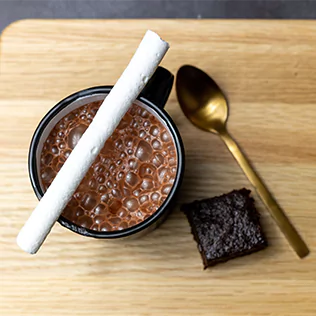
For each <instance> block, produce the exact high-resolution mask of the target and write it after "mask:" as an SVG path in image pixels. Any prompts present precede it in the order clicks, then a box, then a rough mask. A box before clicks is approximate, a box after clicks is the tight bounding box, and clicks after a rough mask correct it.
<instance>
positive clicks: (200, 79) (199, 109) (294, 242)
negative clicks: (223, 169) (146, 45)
mask: <svg viewBox="0 0 316 316" xmlns="http://www.w3.org/2000/svg"><path fill="white" fill-rule="evenodd" d="M176 90H177V96H178V100H179V103H180V106H181V109H182V111H183V112H184V114H185V115H186V117H187V118H188V119H189V120H190V121H191V122H192V123H193V124H194V125H195V126H197V127H198V128H200V129H202V130H205V131H208V132H212V133H215V134H218V135H219V136H220V137H221V139H222V140H223V141H224V143H225V144H226V146H227V148H228V149H229V150H230V152H231V154H232V155H233V156H234V158H235V159H236V160H237V162H238V163H239V166H240V167H241V169H242V170H243V171H244V173H245V175H246V176H247V177H248V179H249V181H250V182H251V184H252V185H253V186H254V187H255V189H256V191H257V193H258V195H259V196H260V198H261V200H262V201H263V203H264V204H265V206H266V207H267V209H268V211H269V212H270V215H271V216H272V218H273V219H274V221H275V222H276V224H277V225H278V226H279V228H280V230H281V231H282V233H283V234H284V236H285V237H286V238H287V240H288V242H289V244H290V245H291V246H292V248H293V249H294V251H295V252H296V253H297V255H298V256H299V257H300V258H304V257H306V256H307V255H308V253H309V249H308V247H307V245H306V244H305V242H304V240H303V239H302V238H301V236H300V235H299V233H298V232H297V230H296V229H295V227H294V226H293V225H292V223H291V222H290V220H289V219H288V217H287V216H286V215H285V213H284V211H283V210H282V209H281V207H280V206H279V205H278V203H277V201H276V200H275V199H274V197H273V196H272V194H271V193H270V192H269V190H268V188H267V187H266V185H265V184H264V182H263V181H262V180H261V178H260V177H259V175H258V174H257V172H256V171H255V169H254V168H253V167H252V166H251V164H250V162H249V160H248V159H247V157H246V156H245V154H244V153H243V152H242V150H241V149H240V147H239V146H238V144H237V143H236V142H235V140H234V139H233V138H232V137H231V136H230V134H229V133H228V131H227V129H226V122H227V118H228V102H227V100H226V98H225V95H224V93H223V92H222V91H221V89H220V88H219V86H218V85H217V84H216V82H215V81H214V80H213V79H212V78H211V77H209V76H208V75H207V74H206V73H205V72H203V71H202V70H200V69H198V68H196V67H193V66H189V65H186V66H183V67H181V68H180V69H179V71H178V74H177V80H176Z"/></svg>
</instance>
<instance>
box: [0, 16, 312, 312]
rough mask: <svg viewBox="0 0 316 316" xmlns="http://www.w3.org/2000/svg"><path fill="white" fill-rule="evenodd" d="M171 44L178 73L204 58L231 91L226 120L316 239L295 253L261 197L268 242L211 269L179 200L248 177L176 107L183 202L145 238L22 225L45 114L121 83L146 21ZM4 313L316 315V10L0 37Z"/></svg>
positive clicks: (47, 29)
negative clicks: (32, 247)
mask: <svg viewBox="0 0 316 316" xmlns="http://www.w3.org/2000/svg"><path fill="white" fill-rule="evenodd" d="M147 28H150V29H152V30H154V31H156V32H158V33H159V34H160V35H161V36H162V37H163V38H164V39H166V40H167V41H168V42H170V44H171V49H170V51H169V52H168V54H167V56H166V58H165V59H164V61H163V66H165V67H167V68H168V69H169V70H170V71H172V72H173V73H174V74H175V73H176V71H177V69H178V68H179V67H180V66H181V65H183V64H193V65H196V66H198V67H201V68H202V69H204V70H205V71H206V72H208V73H209V74H210V75H212V76H213V77H214V78H215V79H216V80H217V82H218V83H219V85H220V86H222V87H223V89H224V91H225V92H226V93H227V96H228V99H229V102H230V118H229V124H228V128H229V130H230V132H231V133H232V134H233V135H234V137H235V138H236V139H237V140H238V142H239V143H240V145H241V146H242V147H243V149H244V151H245V152H246V153H247V154H248V156H249V157H250V159H251V160H252V162H253V164H254V165H255V167H256V168H257V170H258V171H259V173H260V174H261V175H262V177H263V178H264V179H265V181H266V183H267V184H268V186H269V188H270V189H271V191H272V192H273V193H274V195H275V196H276V197H277V199H278V201H279V203H280V204H281V205H282V206H283V208H284V209H285V210H286V212H287V214H288V215H289V216H290V218H291V220H292V221H293V223H294V224H295V225H296V227H297V228H298V229H299V231H300V232H301V234H302V236H303V237H304V238H305V240H306V242H307V243H308V245H309V247H310V249H311V254H310V256H309V257H308V258H306V259H305V260H299V259H298V258H297V257H296V255H295V254H294V252H293V251H292V250H291V249H290V248H289V246H288V244H287V242H286V241H285V239H284V238H283V236H282V235H281V233H280V231H279V230H278V229H277V227H276V226H275V224H274V223H273V221H272V220H271V218H270V217H269V215H268V213H267V211H266V210H265V209H264V207H263V205H262V203H261V202H260V201H259V199H258V197H257V196H256V195H255V194H254V197H255V199H256V201H257V206H258V209H259V211H260V212H261V214H262V223H263V226H264V230H265V232H266V234H267V236H268V240H269V243H270V246H269V247H268V248H267V249H266V250H265V251H262V252H260V253H257V254H253V255H250V256H248V257H244V258H240V259H235V260H232V261H230V262H227V263H225V264H222V265H218V266H216V267H214V268H212V269H209V270H207V271H203V269H202V262H201V259H200V256H199V253H198V251H197V248H196V244H195V242H194V241H193V239H192V236H191V235H190V229H189V225H188V223H187V221H186V219H185V217H184V216H183V215H182V214H181V213H180V211H179V204H181V203H183V202H188V201H191V200H193V199H197V198H203V197H211V196H214V195H216V194H220V193H224V192H228V191H230V190H232V189H235V188H236V189H238V188H241V187H244V186H245V187H247V188H251V185H250V184H249V183H248V181H247V180H246V178H245V176H244V175H243V173H242V172H241V170H240V169H239V167H238V165H237V164H236V162H235V161H234V160H233V158H232V157H231V155H230V154H229V153H228V151H227V149H226V148H225V146H224V144H222V143H221V141H220V139H218V138H217V137H216V136H215V135H211V134H208V133H205V132H203V131H200V130H197V129H196V128H194V127H193V126H191V125H190V124H189V122H188V121H187V120H186V119H185V117H184V116H183V114H182V113H181V111H180V108H179V106H178V104H177V100H176V96H175V91H174V90H173V91H172V93H171V97H170V99H169V101H168V104H167V106H166V109H167V111H168V112H169V113H170V115H171V116H172V118H173V119H174V121H175V122H176V124H177V126H178V127H179V130H180V132H181V135H182V137H183V140H184V144H185V149H186V155H187V160H186V163H187V164H186V172H185V179H184V183H183V186H182V190H181V194H180V198H179V203H178V206H177V207H176V208H175V210H174V212H173V213H172V215H171V216H170V218H169V219H168V220H167V221H166V222H165V223H164V224H163V225H162V226H161V227H160V228H159V229H157V230H156V231H154V232H153V233H151V234H149V235H147V236H146V237H144V238H142V239H139V240H132V241H115V242H113V241H102V240H93V239H88V238H84V237H81V236H78V235H76V234H74V233H72V232H70V231H68V230H66V229H64V228H62V227H61V226H60V225H56V226H55V227H54V228H53V231H52V233H51V234H50V236H49V238H48V239H47V241H46V242H45V245H44V247H43V248H42V249H41V250H40V252H39V253H38V254H37V255H35V256H30V255H27V254H25V253H24V252H22V251H21V250H20V249H18V247H17V246H16V244H15V238H16V235H17V233H18V231H19V229H20V228H21V226H22V225H23V223H24V221H25V220H26V219H27V218H28V216H29V214H30V212H31V211H32V209H33V208H34V207H35V205H36V203H37V199H36V197H35V195H34V193H33V191H32V188H31V185H30V182H29V179H28V170H27V155H28V146H29V143H30V139H31V137H32V134H33V132H34V129H35V128H36V126H37V124H38V122H39V121H40V119H41V118H42V117H43V115H44V114H45V113H46V112H47V111H48V110H49V109H50V108H51V107H52V106H53V105H54V104H56V103H57V102H58V101H59V100H61V99H62V98H64V97H65V96H67V95H69V94H71V93H73V92H75V91H78V90H80V89H83V88H87V87H91V86H96V85H104V84H113V83H115V81H116V79H117V78H118V77H119V75H120V74H121V72H122V71H123V69H124V68H125V66H126V65H127V63H128V62H129V60H130V58H131V56H132V54H133V53H134V51H135V49H136V47H137V45H138V43H139V42H140V40H141V38H142V36H143V34H144V32H145V31H146V29H147ZM0 58H1V61H0V83H1V87H0V109H1V122H0V172H1V174H0V211H1V213H0V214H1V220H0V225H1V226H0V242H1V249H0V251H1V296H0V299H1V301H0V304H1V305H0V314H1V315H5V316H7V315H10V316H16V315H24V316H26V315H30V316H38V315H41V316H44V315H45V316H51V315H54V316H55V315H65V316H68V315H212V316H245V315H255V316H259V315H269V316H280V315H286V316H294V315H295V316H296V315H297V316H305V315H306V316H307V315H308V316H315V315H316V300H315V297H316V255H315V247H316V229H315V227H316V209H315V207H316V206H315V205H316V104H315V103H316V22H313V21H310V22H307V21H249V20H248V21H243V20H234V21H227V20H213V21H208V20H203V21H197V20H195V21H193V20H192V21H190V20H133V21H131V20H108V21H103V20H72V21H71V20H46V21H43V20H25V21H19V22H17V23H14V24H12V25H10V26H9V27H8V28H7V29H6V30H5V31H4V32H3V34H2V36H1V57H0Z"/></svg>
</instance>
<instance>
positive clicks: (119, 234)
mask: <svg viewBox="0 0 316 316" xmlns="http://www.w3.org/2000/svg"><path fill="white" fill-rule="evenodd" d="M112 88H113V86H111V85H106V86H96V87H91V88H87V89H83V90H80V91H78V92H75V93H73V94H71V95H69V96H67V97H66V98H64V99H62V100H61V101H59V102H58V103H57V104H56V105H55V106H53V107H52V108H51V109H50V110H49V111H48V112H47V113H46V114H45V115H44V117H43V118H42V119H41V121H40V122H39V124H38V126H37V127H36V129H35V132H34V134H33V137H32V140H31V143H30V148H29V156H28V169H29V177H30V181H31V185H32V187H33V190H34V192H35V195H36V196H37V198H38V199H39V200H40V199H41V198H42V197H43V195H44V192H43V190H42V188H41V185H40V180H39V175H38V172H37V161H36V150H37V146H38V145H39V142H40V140H41V137H42V133H43V131H44V130H45V128H46V127H47V125H48V124H49V123H50V121H51V120H52V119H53V118H54V117H55V116H56V115H57V114H58V113H59V112H61V111H62V110H63V109H65V108H66V107H67V106H69V105H70V104H72V103H73V102H75V101H76V100H78V99H79V98H82V97H89V96H93V95H95V94H108V93H109V92H110V91H111V89H112ZM137 100H138V101H140V102H142V103H144V104H145V105H146V106H148V107H150V108H151V109H152V110H154V111H155V113H156V115H157V116H158V117H159V119H160V120H162V121H163V122H164V123H165V124H166V126H167V127H168V129H169V132H170V133H171V135H172V137H173V141H174V143H175V147H176V151H177V174H176V177H175V180H174V183H173V186H172V188H171V190H170V192H169V194H168V196H167V198H166V199H165V201H164V202H163V203H162V204H161V205H160V206H159V208H158V210H156V212H154V213H153V214H152V215H151V216H149V217H148V218H147V219H145V220H144V221H142V222H140V223H138V224H137V225H134V226H131V227H128V228H126V229H123V230H115V231H95V230H91V229H88V228H84V227H81V226H79V225H77V224H75V223H73V222H72V221H70V220H68V219H67V218H65V217H64V216H62V215H61V216H60V217H59V218H58V220H57V221H58V222H59V224H61V225H62V226H64V227H65V228H67V229H69V230H71V231H73V232H75V233H77V234H80V235H83V236H86V237H94V238H99V239H113V238H123V237H128V236H130V235H134V234H136V233H138V232H140V231H143V230H145V229H146V228H148V227H150V226H151V225H152V224H154V223H155V222H157V221H158V220H159V219H160V218H161V217H162V216H163V215H164V214H165V213H166V212H167V210H168V206H169V204H170V203H171V202H172V200H173V198H174V196H175V195H176V193H177V192H178V190H179V188H180V186H181V183H182V179H183V172H184V146H183V142H182V139H181V136H180V133H179V131H178V129H177V127H176V125H175V123H174V122H173V120H172V118H171V117H170V116H169V114H168V113H167V112H166V111H165V110H164V109H163V108H160V107H158V106H157V105H155V104H154V103H152V102H151V101H150V100H148V99H147V98H145V97H143V96H141V95H140V96H138V97H137Z"/></svg>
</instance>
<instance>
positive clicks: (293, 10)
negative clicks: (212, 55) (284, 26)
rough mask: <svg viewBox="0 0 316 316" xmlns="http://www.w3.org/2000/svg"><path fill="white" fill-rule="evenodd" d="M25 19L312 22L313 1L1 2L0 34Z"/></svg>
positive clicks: (314, 14) (315, 14) (315, 13)
mask: <svg viewBox="0 0 316 316" xmlns="http://www.w3.org/2000/svg"><path fill="white" fill-rule="evenodd" d="M25 18H262V19H269V18H272V19H315V18H316V0H0V32H1V31H2V30H3V29H4V28H5V27H6V26H7V25H8V24H10V23H11V22H13V21H15V20H18V19H25Z"/></svg>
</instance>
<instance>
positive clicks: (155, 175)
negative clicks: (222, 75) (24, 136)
mask: <svg viewBox="0 0 316 316" xmlns="http://www.w3.org/2000/svg"><path fill="white" fill-rule="evenodd" d="M101 103H102V101H96V102H92V103H89V104H86V105H84V106H81V107H79V108H78V109H76V110H74V111H72V112H70V113H69V114H67V115H66V116H65V117H63V118H62V119H61V120H60V121H59V122H58V123H57V124H56V125H55V127H54V128H53V130H52V131H51V132H50V134H49V136H48V138H47V140H46V141H45V143H44V146H43V149H42V153H41V165H40V176H41V180H42V184H43V187H44V189H47V188H48V187H49V185H50V184H51V182H52V181H53V179H54V177H55V176H56V174H57V173H58V171H59V170H60V168H61V167H62V166H63V164H64V162H65V161H66V159H67V157H68V156H69V154H70V153H71V151H72V149H73V148H74V147H75V146H76V144H77V142H78V141H79V139H80V137H81V135H82V134H83V133H84V132H85V130H86V129H87V127H88V126H89V124H90V123H91V122H92V119H93V117H94V116H95V114H96V113H97V111H98V109H99V107H100V105H101ZM176 173H177V152H176V147H175V144H174V141H173V138H172V135H171V134H170V132H169V130H168V129H167V127H166V126H165V125H164V124H163V122H161V121H160V120H159V118H158V117H157V116H156V115H155V114H153V113H151V112H150V111H149V110H148V108H147V107H146V108H145V107H144V105H141V104H140V103H137V104H135V103H134V104H133V105H132V106H131V108H130V109H129V110H128V112H127V113H126V114H125V116H124V117H123V119H122V120H121V122H120V124H119V126H118V127H117V128H116V130H115V131H114V133H113V134H112V136H111V137H110V138H109V139H108V140H107V141H106V143H105V145H104V147H103V149H102V150H101V152H100V154H99V155H98V156H97V158H96V160H95V161H94V163H93V164H92V165H91V167H90V168H89V170H88V172H87V174H86V176H85V177H84V179H83V180H82V181H81V183H80V185H79V187H78V188H77V190H76V192H75V193H74V195H73V197H72V199H71V200H70V202H69V203H68V205H67V207H66V208H65V209H64V211H63V213H62V215H63V216H64V217H65V218H67V219H68V220H70V221H71V222H73V223H75V224H77V225H78V226H81V227H85V228H88V229H92V230H96V231H115V230H122V229H126V228H129V227H132V226H134V225H136V224H138V223H140V222H142V221H143V220H145V219H147V218H148V217H150V216H151V215H152V214H154V213H155V212H156V210H157V209H158V208H159V207H160V206H161V205H162V203H163V202H164V200H165V199H166V197H167V196H168V194H169V192H170V190H171V188H172V186H173V182H174V180H175V177H176Z"/></svg>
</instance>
